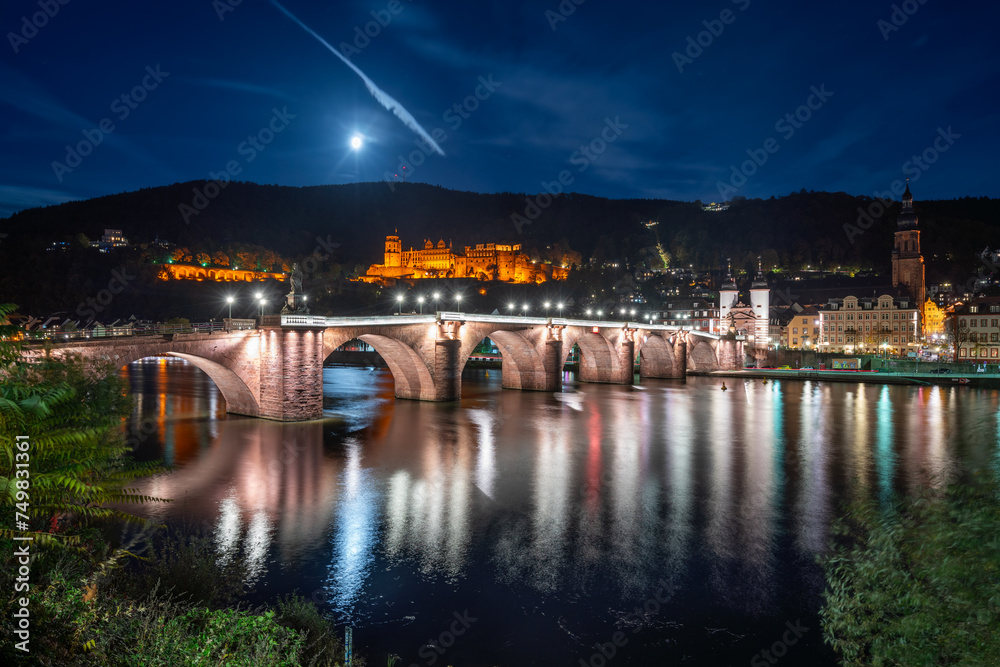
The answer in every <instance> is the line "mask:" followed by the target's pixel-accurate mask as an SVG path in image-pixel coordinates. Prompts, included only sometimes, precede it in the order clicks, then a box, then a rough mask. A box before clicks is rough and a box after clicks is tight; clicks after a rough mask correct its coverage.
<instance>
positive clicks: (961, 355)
mask: <svg viewBox="0 0 1000 667" xmlns="http://www.w3.org/2000/svg"><path fill="white" fill-rule="evenodd" d="M958 356H960V357H964V356H965V348H964V347H963V348H962V349H960V350H959V351H958Z"/></svg>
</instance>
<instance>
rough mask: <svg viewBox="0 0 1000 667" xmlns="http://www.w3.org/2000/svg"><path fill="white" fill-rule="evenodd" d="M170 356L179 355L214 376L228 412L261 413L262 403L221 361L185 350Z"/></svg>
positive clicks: (169, 353) (209, 375)
mask: <svg viewBox="0 0 1000 667" xmlns="http://www.w3.org/2000/svg"><path fill="white" fill-rule="evenodd" d="M166 354H167V356H168V357H177V358H178V359H183V360H184V361H186V362H188V363H190V364H191V365H192V366H195V367H196V368H198V369H200V370H202V371H203V372H204V373H205V374H206V375H208V377H210V378H212V381H213V382H214V383H215V386H216V387H218V388H219V391H220V392H221V393H222V398H224V399H225V400H226V412H232V413H235V414H238V415H249V416H252V417H257V416H259V415H260V403H258V401H257V397H256V396H254V394H253V392H252V391H251V390H250V387H248V386H247V384H246V382H244V381H243V380H242V379H241V378H240V376H239V375H237V374H236V373H235V372H234V371H232V370H230V369H228V368H226V367H225V366H223V365H222V364H220V363H217V362H215V361H212V360H211V359H206V358H205V357H199V356H197V355H194V354H185V353H183V352H167V353H166Z"/></svg>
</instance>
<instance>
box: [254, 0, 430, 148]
mask: <svg viewBox="0 0 1000 667" xmlns="http://www.w3.org/2000/svg"><path fill="white" fill-rule="evenodd" d="M271 4H273V5H274V6H275V7H277V8H278V9H280V10H281V12H282V13H283V14H284V15H285V16H287V17H288V18H290V19H292V20H293V21H295V22H296V23H297V24H299V27H301V28H302V29H303V30H305V31H306V32H308V33H309V34H310V35H312V36H313V37H315V38H316V39H318V40H319V43H320V44H322V45H323V46H325V47H326V48H328V49H329V50H330V51H331V52H332V53H333V55H335V56H337V57H338V58H340V59H341V60H343V61H344V64H345V65H347V66H348V67H350V68H351V69H352V70H354V73H355V74H357V75H358V76H360V77H361V80H362V81H364V82H365V86H366V87H367V88H368V92H369V93H371V94H372V97H374V98H375V99H376V100H377V101H378V103H379V104H381V105H382V106H384V107H385V108H386V109H388V110H389V111H391V112H392V113H394V114H396V117H397V118H399V120H401V121H403V124H404V125H406V126H407V127H408V128H410V129H411V130H413V131H414V132H416V133H417V134H419V135H420V136H421V137H423V138H424V140H425V141H427V143H428V144H429V145H430V146H431V147H432V148H433V149H434V150H435V151H437V152H438V153H439V154H441V155H444V151H443V150H441V147H440V146H438V145H437V142H436V141H434V139H432V138H431V135H429V134H427V130H425V129H424V128H422V127H421V126H420V123H418V122H417V119H416V118H414V117H413V114H411V113H410V112H409V111H407V110H406V109H405V108H404V107H403V105H402V104H400V103H399V102H397V101H396V100H395V99H393V97H392V96H391V95H390V94H389V93H387V92H385V91H384V90H382V89H381V88H379V87H378V86H377V85H375V82H374V81H372V80H371V79H369V78H368V76H367V75H366V74H365V73H364V72H362V71H361V70H360V69H359V68H358V66H357V65H355V64H354V63H352V62H351V61H350V60H348V59H347V58H345V57H344V54H342V53H341V52H340V51H338V50H337V49H335V48H333V47H332V46H330V43H329V42H327V41H326V40H325V39H323V38H322V37H320V36H319V35H317V34H316V32H315V31H313V30H312V29H311V28H310V27H309V26H307V25H306V24H305V23H303V22H302V21H300V20H299V19H298V18H297V17H296V16H295V15H294V14H292V13H291V12H290V11H288V10H287V9H285V8H284V7H282V6H281V3H279V2H278V1H277V0H271Z"/></svg>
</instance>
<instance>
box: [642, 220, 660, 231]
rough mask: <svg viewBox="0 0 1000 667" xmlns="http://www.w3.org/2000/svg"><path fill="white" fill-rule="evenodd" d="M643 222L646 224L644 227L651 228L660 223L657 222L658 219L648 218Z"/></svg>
mask: <svg viewBox="0 0 1000 667" xmlns="http://www.w3.org/2000/svg"><path fill="white" fill-rule="evenodd" d="M644 224H645V225H646V229H652V228H653V227H656V226H657V225H658V224H660V223H659V221H658V220H649V221H648V222H646V223H644Z"/></svg>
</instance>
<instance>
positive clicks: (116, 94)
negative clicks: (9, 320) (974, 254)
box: [0, 0, 1000, 215]
mask: <svg viewBox="0 0 1000 667" xmlns="http://www.w3.org/2000/svg"><path fill="white" fill-rule="evenodd" d="M62 1H63V2H65V3H66V4H59V1H58V0H40V1H39V0H5V2H4V9H5V11H4V12H3V16H2V19H0V25H2V28H3V32H4V34H5V37H4V43H3V45H2V47H0V52H2V53H3V56H2V59H0V119H2V126H0V127H2V135H0V137H2V138H0V147H2V154H3V158H4V159H3V160H2V161H0V215H8V214H10V213H12V212H14V211H17V210H20V209H23V208H28V207H32V206H38V205H47V204H51V203H57V202H62V201H66V200H70V199H79V198H89V197H94V196H99V195H104V194H110V193H117V192H122V191H127V190H134V189H137V188H140V187H149V186H158V185H165V184H170V183H174V182H180V181H187V180H194V179H203V178H211V177H213V176H218V175H219V174H220V173H221V172H222V171H224V170H225V169H226V168H227V165H230V166H232V167H234V169H233V171H234V173H235V172H236V171H238V174H235V178H236V179H239V180H248V181H254V182H257V183H274V184H282V185H296V186H297V185H320V184H335V183H349V182H355V181H375V180H383V179H385V178H387V177H388V178H393V177H394V175H396V174H399V175H400V176H401V175H402V172H401V169H400V166H401V161H400V157H401V156H402V157H403V158H405V159H406V160H407V161H408V162H407V163H408V164H409V165H410V167H409V168H408V169H407V174H408V176H407V180H411V181H420V182H426V183H433V184H437V185H441V186H444V187H447V188H453V189H459V190H473V191H480V192H498V191H517V192H522V191H528V192H539V191H542V190H543V188H544V187H545V186H544V185H543V183H549V184H550V187H552V188H554V187H555V186H554V185H553V182H558V180H559V178H560V175H562V178H563V185H560V186H559V187H560V188H563V187H564V188H565V189H566V190H570V191H576V192H584V193H588V194H594V195H600V196H605V197H613V198H627V197H662V198H669V199H682V200H689V201H690V200H695V199H700V200H702V201H704V202H710V201H721V200H723V199H725V198H727V197H728V196H732V195H734V194H738V195H743V196H746V197H769V196H771V195H775V196H782V195H786V194H788V193H790V192H793V191H797V190H799V189H801V188H805V189H813V190H827V191H846V192H849V193H852V194H863V195H872V194H873V193H875V192H876V191H884V190H886V189H888V188H889V187H890V186H891V184H892V182H893V180H895V179H899V178H905V176H907V175H909V176H910V177H911V185H912V189H913V192H914V195H915V197H916V198H917V199H933V198H950V197H957V196H964V195H975V196H978V195H990V196H994V197H995V196H1000V186H998V183H1000V175H998V174H997V171H998V169H997V165H996V159H995V155H996V153H997V149H998V142H997V137H998V131H997V126H998V122H997V121H998V115H1000V112H998V106H1000V104H998V102H1000V95H998V93H997V90H998V88H1000V75H998V74H1000V48H998V46H997V43H998V42H997V38H996V30H997V25H998V23H1000V5H998V3H995V2H944V1H943V0H925V2H923V4H921V2H920V0H909V1H908V2H904V3H901V4H897V5H896V7H897V8H898V9H897V10H895V13H894V7H893V4H892V3H890V2H871V1H870V0H869V1H866V2H860V1H855V2H846V3H845V2H841V3H833V4H831V3H798V4H794V5H793V4H792V3H787V2H782V3H776V2H770V3H767V2H763V1H761V0H736V1H734V0H716V1H715V2H678V3H655V4H654V3H628V2H601V1H599V0H585V1H582V2H581V0H577V2H580V4H575V3H574V2H573V1H572V0H564V1H563V2H562V3H561V4H560V3H559V2H558V1H557V0H551V1H550V2H517V1H509V2H504V3H470V2H433V3H432V2H426V1H424V2H421V1H420V0H415V1H413V2H409V1H407V0H391V1H390V0H375V1H373V2H353V1H344V2H313V1H307V0H285V2H284V5H285V6H286V7H287V9H288V10H289V11H290V12H292V13H293V14H294V15H296V16H297V17H298V18H299V19H300V20H301V21H302V22H304V23H305V24H306V25H308V26H309V27H310V28H311V29H312V30H314V31H315V32H316V33H317V34H318V35H320V36H321V37H323V38H324V39H325V40H327V41H328V42H329V43H330V44H331V45H333V46H334V47H338V48H341V49H342V50H343V51H344V53H345V55H346V56H347V57H348V58H349V59H350V61H351V62H352V63H354V64H355V65H356V66H357V67H359V68H360V69H361V70H363V72H364V73H365V74H366V75H367V76H368V77H370V78H371V80H372V81H373V82H374V83H375V84H376V85H377V86H379V87H380V88H381V89H382V90H384V91H385V93H387V94H388V95H390V96H391V97H392V98H394V99H395V100H397V101H398V102H399V104H401V105H402V107H404V108H405V110H406V111H407V112H409V114H412V116H413V118H415V119H416V121H417V122H418V123H419V124H420V126H422V127H423V128H424V130H425V131H426V132H427V133H429V134H430V135H431V136H433V137H435V138H436V139H437V141H438V143H439V144H440V148H441V149H442V150H443V152H444V153H445V155H443V156H442V155H439V154H437V153H436V152H434V151H433V149H432V148H431V147H429V146H428V144H427V143H426V142H425V141H423V140H421V139H420V137H419V136H418V134H417V133H416V132H415V131H414V130H412V129H411V128H409V127H407V125H406V124H405V123H404V122H403V121H402V120H401V119H400V118H399V117H397V115H394V114H393V113H392V112H391V111H389V110H387V109H386V108H384V107H383V106H382V105H381V104H379V102H378V101H377V100H376V99H375V98H374V97H373V96H372V95H371V94H370V93H369V91H368V89H366V86H365V82H364V81H363V80H362V79H361V78H360V77H359V76H358V75H357V74H356V73H355V72H353V71H351V69H350V68H349V67H348V66H347V65H346V64H345V63H344V62H342V61H341V60H339V59H338V58H337V57H336V56H335V55H334V54H333V53H331V52H330V51H328V50H327V49H326V48H325V47H324V46H323V45H322V44H320V43H319V41H317V40H316V39H315V38H314V37H312V36H310V35H309V34H308V33H307V32H306V31H305V30H303V29H302V28H301V27H300V26H298V25H296V24H295V23H294V22H293V21H292V20H291V19H289V18H288V17H287V16H286V15H285V14H283V13H282V12H281V11H280V10H279V9H278V8H277V7H276V6H275V5H274V4H272V3H271V2H269V1H267V0H242V1H240V0H216V1H215V2H213V1H212V0H197V1H194V0H178V1H175V2H162V1H161V2H149V3H132V2H99V1H98V2H90V1H87V0H62ZM233 3H235V5H234V4H233ZM40 6H41V7H48V11H49V13H52V14H54V15H53V16H51V17H49V16H46V15H44V13H40V12H43V9H41V8H40ZM560 8H561V9H560ZM906 10H909V12H910V13H909V14H908V13H907V11H906ZM373 12H374V15H373ZM23 17H27V19H25V18H23ZM25 20H27V22H28V26H26V25H25ZM378 20H381V22H382V23H385V25H384V26H383V25H381V24H380V23H378V22H377V21H378ZM706 22H707V25H706ZM32 23H34V24H38V25H42V27H40V28H37V29H36V27H35V25H31V24H32ZM366 30H367V32H368V33H369V34H368V35H366V34H365V32H366ZM713 32H714V33H718V34H712V33H713ZM369 35H374V36H369ZM689 38H691V41H689ZM699 42H700V44H699ZM692 44H693V45H692ZM348 46H349V47H350V48H347V47H348ZM144 84H145V88H144V87H143V85H144ZM137 86H138V87H139V88H138V89H136V87H137ZM133 93H134V94H133ZM477 93H478V98H477V97H476V95H477ZM817 93H818V94H817ZM123 95H125V96H126V97H125V98H124V99H123V97H122V96H123ZM138 98H143V99H142V100H141V101H138ZM456 105H458V109H457V110H456V108H455V107H456ZM463 105H464V106H463ZM809 105H812V108H809ZM796 113H797V114H798V118H796V116H795V114H796ZM786 114H792V116H791V119H790V120H789V119H788V118H786ZM803 119H805V120H803ZM102 127H103V129H102ZM112 127H113V129H112ZM106 130H110V131H106ZM274 130H277V131H274ZM262 131H263V132H262ZM355 135H358V136H360V137H362V138H363V145H362V146H361V148H360V149H358V150H354V149H352V147H351V145H350V142H351V138H352V137H353V136H355ZM602 135H603V136H602ZM88 137H89V138H88ZM250 137H256V139H255V142H256V147H255V146H254V142H249V141H248V138H250ZM267 140H270V142H269V143H265V141H267ZM245 142H246V143H245ZM81 143H82V144H83V145H82V146H81V148H80V151H79V152H80V153H85V152H86V153H89V154H88V155H86V156H80V157H79V158H77V157H75V155H70V156H69V157H67V145H70V146H71V147H74V148H75V147H77V146H79V145H80V144H81ZM582 147H583V148H585V150H581V148H582ZM748 151H749V153H748ZM75 152H76V151H74V153H75ZM914 155H917V156H920V155H927V156H928V159H931V158H934V162H933V164H928V163H925V162H923V160H921V161H920V162H919V163H914V162H913V161H912V158H913V156H914ZM752 157H756V158H757V162H758V163H760V164H754V163H747V164H746V165H743V163H744V162H746V161H747V160H751V159H752ZM56 162H58V163H59V164H57V165H55V166H54V165H53V163H56ZM74 164H75V165H76V166H72V165H74ZM733 165H735V166H736V168H737V169H741V167H743V171H744V173H741V174H738V175H736V176H735V177H734V174H733ZM745 173H750V175H749V176H746V177H745V179H744V174H745ZM744 180H745V182H744ZM720 183H723V184H725V185H726V186H727V187H726V189H725V190H724V191H720V187H719V184H720ZM729 186H732V189H729Z"/></svg>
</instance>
